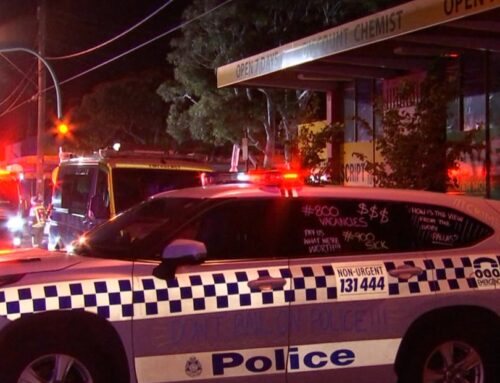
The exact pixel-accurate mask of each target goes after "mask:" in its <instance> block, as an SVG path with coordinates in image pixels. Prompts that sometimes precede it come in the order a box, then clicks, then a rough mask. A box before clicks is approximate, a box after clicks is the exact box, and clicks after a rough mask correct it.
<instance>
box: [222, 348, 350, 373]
mask: <svg viewBox="0 0 500 383" xmlns="http://www.w3.org/2000/svg"><path fill="white" fill-rule="evenodd" d="M286 351H287V350H286V349H285V348H279V349H275V350H273V353H272V355H273V356H267V355H253V356H251V357H248V359H246V360H245V357H244V356H243V355H242V354H240V353H237V352H223V353H215V354H212V369H213V374H214V376H218V375H225V373H226V372H227V371H228V370H230V369H232V368H236V367H240V368H244V369H245V370H246V371H248V372H251V373H262V372H266V371H269V370H273V371H285V370H286V363H285V358H286ZM273 357H274V358H273ZM355 357H356V355H355V354H354V352H353V351H352V350H349V349H339V350H334V351H332V353H331V354H330V355H328V354H327V353H325V352H323V351H311V352H308V353H307V354H305V355H301V354H300V350H299V348H298V347H290V348H289V349H288V369H289V370H290V371H293V370H301V369H318V368H323V367H325V366H326V365H328V363H331V364H333V365H335V366H338V367H345V366H348V365H350V364H352V363H353V362H354V360H355Z"/></svg>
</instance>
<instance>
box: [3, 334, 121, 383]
mask: <svg viewBox="0 0 500 383" xmlns="http://www.w3.org/2000/svg"><path fill="white" fill-rule="evenodd" d="M75 340H76V339H75ZM6 359H7V363H5V365H4V366H6V367H8V368H2V371H0V381H1V382H12V383H14V382H17V383H21V382H54V381H55V382H60V383H109V382H110V381H111V380H110V378H112V377H111V376H109V375H108V374H107V373H106V371H105V366H106V363H105V362H104V361H105V359H102V356H100V354H99V353H98V352H96V350H93V349H92V348H91V347H89V345H86V344H82V343H81V342H75V341H69V342H68V341H66V342H64V341H63V340H61V339H47V338H44V337H43V335H42V336H40V337H39V338H37V339H30V340H27V341H24V342H22V341H21V342H20V343H19V344H18V345H17V346H16V347H15V348H14V349H11V350H9V355H8V357H7V358H6ZM99 361H100V363H99Z"/></svg>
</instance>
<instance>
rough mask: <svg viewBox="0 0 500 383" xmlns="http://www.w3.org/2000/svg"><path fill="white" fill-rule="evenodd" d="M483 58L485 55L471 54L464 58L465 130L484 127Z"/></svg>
mask: <svg viewBox="0 0 500 383" xmlns="http://www.w3.org/2000/svg"><path fill="white" fill-rule="evenodd" d="M483 60H484V58H483V55H474V56H472V55H471V56H465V57H464V58H463V72H462V84H463V95H464V96H463V105H464V106H463V108H464V110H463V112H464V115H463V121H464V126H463V130H464V131H470V130H478V129H484V123H485V121H486V118H485V112H486V105H485V97H484V90H485V86H484V61H483Z"/></svg>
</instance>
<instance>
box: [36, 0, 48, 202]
mask: <svg viewBox="0 0 500 383" xmlns="http://www.w3.org/2000/svg"><path fill="white" fill-rule="evenodd" d="M37 15H38V54H39V55H40V56H41V57H44V56H45V19H46V17H45V16H46V14H45V0H39V2H38V9H37ZM45 85H46V76H45V68H44V64H43V62H42V61H41V60H38V119H37V135H36V187H35V190H36V194H35V195H36V197H37V199H38V198H40V199H41V201H40V202H42V203H43V201H44V193H45V190H44V180H43V170H44V169H43V168H44V156H43V155H44V150H43V141H44V140H43V139H44V133H45V125H46V120H47V117H46V98H45Z"/></svg>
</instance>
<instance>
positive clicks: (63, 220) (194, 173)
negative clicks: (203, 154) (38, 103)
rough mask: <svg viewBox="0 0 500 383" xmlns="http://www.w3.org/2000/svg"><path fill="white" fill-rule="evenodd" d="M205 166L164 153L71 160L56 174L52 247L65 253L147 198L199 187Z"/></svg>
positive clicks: (207, 168) (128, 153)
mask: <svg viewBox="0 0 500 383" xmlns="http://www.w3.org/2000/svg"><path fill="white" fill-rule="evenodd" d="M210 171H212V168H211V166H209V165H208V164H206V163H202V162H196V161H191V160H186V159H180V158H172V157H169V156H168V155H166V154H165V153H163V152H151V151H125V152H124V151H119V152H117V151H114V150H101V151H99V152H98V153H95V154H94V155H92V156H88V157H75V156H69V157H68V158H66V159H63V160H62V161H61V163H60V165H59V166H58V167H57V168H56V170H55V174H54V177H53V178H54V189H53V193H52V203H51V207H50V214H49V217H48V223H47V224H48V248H49V250H55V249H63V248H65V246H66V245H68V244H69V243H71V241H73V240H74V239H76V238H78V236H79V235H80V234H82V233H83V232H84V231H87V230H89V229H91V228H92V227H94V226H96V225H98V224H100V223H102V222H104V221H106V220H108V219H109V218H112V217H114V216H115V215H117V214H118V213H120V212H122V211H124V210H126V209H128V208H130V207H131V206H133V205H135V204H136V203H139V202H141V201H143V200H145V199H146V198H147V197H149V196H151V195H153V194H156V193H159V192H162V191H165V190H171V189H177V188H185V187H191V186H199V185H201V184H202V174H203V173H204V172H210Z"/></svg>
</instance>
